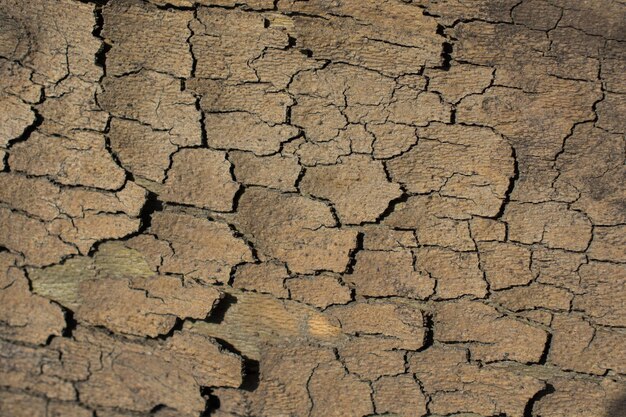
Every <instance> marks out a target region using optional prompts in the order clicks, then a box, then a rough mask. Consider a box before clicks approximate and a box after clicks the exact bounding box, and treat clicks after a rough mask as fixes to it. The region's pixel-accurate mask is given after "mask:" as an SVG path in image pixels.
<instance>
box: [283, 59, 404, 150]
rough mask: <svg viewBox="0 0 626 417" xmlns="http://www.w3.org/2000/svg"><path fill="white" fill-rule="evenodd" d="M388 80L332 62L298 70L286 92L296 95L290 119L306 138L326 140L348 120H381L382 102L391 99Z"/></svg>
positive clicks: (391, 86) (384, 115) (392, 85)
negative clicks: (323, 66)
mask: <svg viewBox="0 0 626 417" xmlns="http://www.w3.org/2000/svg"><path fill="white" fill-rule="evenodd" d="M394 88H395V83H394V81H393V80H392V79H389V78H385V77H384V76H382V75H381V74H379V73H377V72H374V71H368V70H367V69H364V68H359V67H354V66H350V65H346V64H333V65H329V66H327V67H325V68H323V69H320V70H315V71H303V72H300V73H298V74H297V75H296V76H295V77H294V79H293V81H292V82H291V84H290V85H289V91H290V92H292V93H293V94H295V95H296V103H297V104H296V105H294V106H293V107H292V112H291V121H292V123H293V124H294V125H296V126H300V127H302V128H304V129H305V132H306V137H307V139H310V140H311V141H313V142H327V141H330V140H332V139H334V138H337V137H338V135H340V134H341V131H342V130H344V129H346V128H347V126H348V124H349V123H355V124H365V123H368V122H371V123H374V122H375V123H384V122H385V121H386V120H387V118H388V115H389V111H387V110H386V109H385V105H389V104H390V103H392V101H393V90H394Z"/></svg>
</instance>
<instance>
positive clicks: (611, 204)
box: [554, 123, 626, 225]
mask: <svg viewBox="0 0 626 417" xmlns="http://www.w3.org/2000/svg"><path fill="white" fill-rule="evenodd" d="M625 147H626V145H625V144H624V140H623V135H617V134H610V133H607V132H604V131H603V130H600V129H598V128H594V127H593V125H592V124H591V123H586V124H581V125H578V126H576V127H575V128H574V130H573V132H572V135H571V136H570V137H569V138H568V139H567V141H566V142H565V146H564V148H563V150H564V152H563V153H562V154H561V155H559V157H558V159H557V161H556V168H557V170H558V171H559V172H560V175H559V177H558V178H557V179H556V181H555V183H554V187H555V189H557V190H558V191H559V192H560V193H562V194H566V195H568V196H571V197H570V198H571V201H574V200H575V202H574V203H573V204H572V206H571V208H572V209H577V210H582V211H584V212H585V213H586V214H587V215H588V216H589V218H590V219H591V220H592V221H593V223H594V224H596V225H613V224H621V223H625V222H626V210H624V204H623V201H624V199H625V198H626V190H624V187H620V184H623V183H624V181H626V167H625V166H624V163H623V159H622V158H621V156H620V155H622V154H623V153H624V152H626V149H625ZM598 167H603V168H602V169H601V170H599V169H598Z"/></svg>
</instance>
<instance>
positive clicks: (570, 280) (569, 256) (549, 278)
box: [532, 248, 588, 293]
mask: <svg viewBox="0 0 626 417" xmlns="http://www.w3.org/2000/svg"><path fill="white" fill-rule="evenodd" d="M587 262H588V261H587V257H586V255H585V254H582V253H572V252H564V251H561V250H553V249H545V248H535V249H534V250H533V258H532V270H533V274H535V275H536V276H537V280H536V281H537V282H539V283H544V284H548V285H554V286H558V287H563V288H566V289H568V290H569V291H571V292H574V293H580V292H582V291H583V290H582V289H581V285H580V284H581V281H580V275H579V274H578V272H579V270H580V267H581V265H582V264H585V263H587Z"/></svg>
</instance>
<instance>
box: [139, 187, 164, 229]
mask: <svg viewBox="0 0 626 417" xmlns="http://www.w3.org/2000/svg"><path fill="white" fill-rule="evenodd" d="M158 211H163V203H162V202H161V201H160V200H159V199H158V196H157V195H156V194H155V193H153V192H151V191H149V192H148V195H147V196H146V202H145V203H144V205H143V208H142V209H141V212H140V213H139V219H140V220H141V222H140V225H139V232H138V233H143V232H145V231H146V230H148V229H149V228H150V226H151V225H152V215H153V214H154V213H156V212H158Z"/></svg>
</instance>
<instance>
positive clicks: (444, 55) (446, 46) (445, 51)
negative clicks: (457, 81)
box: [439, 42, 453, 71]
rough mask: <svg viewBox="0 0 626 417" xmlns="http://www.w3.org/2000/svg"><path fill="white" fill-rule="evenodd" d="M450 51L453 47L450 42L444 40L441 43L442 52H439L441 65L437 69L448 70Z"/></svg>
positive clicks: (450, 58)
mask: <svg viewBox="0 0 626 417" xmlns="http://www.w3.org/2000/svg"><path fill="white" fill-rule="evenodd" d="M452 51H453V47H452V44H451V43H450V42H444V43H443V44H442V52H441V59H442V62H441V66H440V67H439V69H441V70H444V71H448V70H450V66H451V62H452Z"/></svg>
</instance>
